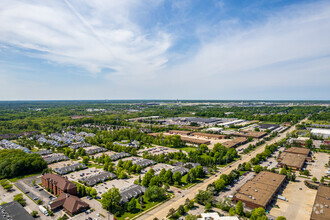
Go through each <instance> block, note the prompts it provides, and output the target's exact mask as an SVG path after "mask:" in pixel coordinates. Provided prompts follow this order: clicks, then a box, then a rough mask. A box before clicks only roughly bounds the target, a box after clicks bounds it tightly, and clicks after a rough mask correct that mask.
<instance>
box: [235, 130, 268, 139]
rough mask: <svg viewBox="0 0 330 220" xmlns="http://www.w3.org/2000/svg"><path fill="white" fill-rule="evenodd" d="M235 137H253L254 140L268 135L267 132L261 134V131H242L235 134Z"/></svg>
mask: <svg viewBox="0 0 330 220" xmlns="http://www.w3.org/2000/svg"><path fill="white" fill-rule="evenodd" d="M233 135H234V136H239V137H252V138H258V139H259V138H262V137H264V136H266V135H267V133H266V132H259V131H240V132H236V133H233Z"/></svg>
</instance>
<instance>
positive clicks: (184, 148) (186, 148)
mask: <svg viewBox="0 0 330 220" xmlns="http://www.w3.org/2000/svg"><path fill="white" fill-rule="evenodd" d="M172 148H174V149H178V150H183V151H186V152H187V153H189V152H191V151H195V150H197V147H190V146H181V147H172Z"/></svg>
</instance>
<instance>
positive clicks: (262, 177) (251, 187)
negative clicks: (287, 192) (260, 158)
mask: <svg viewBox="0 0 330 220" xmlns="http://www.w3.org/2000/svg"><path fill="white" fill-rule="evenodd" d="M285 178H286V177H285V175H280V174H277V173H272V172H267V171H261V172H260V173H259V174H258V175H257V176H256V177H254V178H253V179H252V180H249V181H247V182H246V183H245V184H244V185H243V186H242V187H241V188H240V189H239V190H238V191H237V193H236V195H235V196H234V197H233V200H234V202H238V201H242V202H243V204H244V206H246V207H248V208H251V209H254V208H258V207H262V208H264V209H266V207H267V206H268V205H269V204H270V202H271V201H272V199H273V198H274V196H275V194H276V193H277V192H278V191H279V189H280V188H281V186H282V185H283V183H284V182H285Z"/></svg>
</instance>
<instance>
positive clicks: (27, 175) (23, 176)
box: [8, 172, 41, 183]
mask: <svg viewBox="0 0 330 220" xmlns="http://www.w3.org/2000/svg"><path fill="white" fill-rule="evenodd" d="M40 174H41V173H40V172H38V173H31V174H26V175H22V176H17V177H14V178H11V179H8V180H9V181H10V182H12V183H15V182H16V181H17V180H20V179H24V178H28V177H31V176H36V175H40Z"/></svg>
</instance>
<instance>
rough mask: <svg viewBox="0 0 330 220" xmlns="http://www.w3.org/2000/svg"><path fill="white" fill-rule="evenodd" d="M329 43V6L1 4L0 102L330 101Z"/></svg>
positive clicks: (150, 0)
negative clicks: (42, 100) (96, 100)
mask: <svg viewBox="0 0 330 220" xmlns="http://www.w3.org/2000/svg"><path fill="white" fill-rule="evenodd" d="M329 39H330V2H329V1H302V0H300V1H295V0H291V1H287V0H286V1H284V0H274V1H269V0H259V1H250V0H242V1H234V0H181V1H174V0H173V1H166V0H121V1H110V0H93V1H87V0H86V1H82V0H79V1H78V0H70V1H69V0H66V1H60V0H50V1H42V0H21V1H16V0H2V1H1V2H0V100H21V99H22V100H34V99H46V100H48V99H305V100H306V99H326V100H329V94H330V86H329V85H330V40H329Z"/></svg>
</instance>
